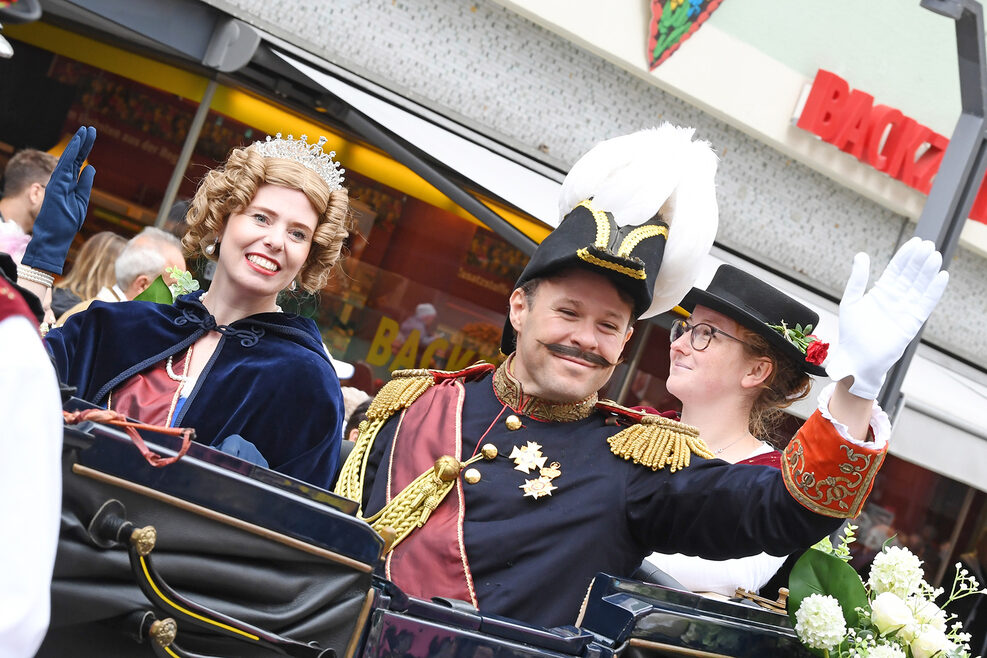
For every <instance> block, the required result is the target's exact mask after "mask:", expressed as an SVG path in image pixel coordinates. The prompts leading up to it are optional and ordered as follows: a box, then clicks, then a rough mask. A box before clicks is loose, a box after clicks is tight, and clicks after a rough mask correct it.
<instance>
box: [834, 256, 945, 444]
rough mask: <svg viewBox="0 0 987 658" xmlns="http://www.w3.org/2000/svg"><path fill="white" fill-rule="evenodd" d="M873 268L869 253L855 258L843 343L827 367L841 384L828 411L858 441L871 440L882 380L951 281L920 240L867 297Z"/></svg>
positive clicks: (845, 297)
mask: <svg viewBox="0 0 987 658" xmlns="http://www.w3.org/2000/svg"><path fill="white" fill-rule="evenodd" d="M869 266H870V259H869V258H868V256H867V254H865V253H859V254H857V255H856V257H854V259H853V270H852V271H851V273H850V278H849V279H848V280H847V284H846V290H845V291H844V293H843V300H842V301H841V302H840V336H839V341H838V342H837V344H836V347H835V348H834V350H833V353H832V354H831V356H830V358H829V361H828V362H827V363H826V372H827V373H828V374H829V376H830V378H832V379H833V380H834V381H836V382H837V385H836V389H835V391H834V392H833V396H832V398H831V399H830V402H829V411H830V413H831V414H832V417H833V419H834V420H836V421H837V422H839V423H842V424H844V425H846V426H847V428H848V429H849V433H850V436H851V437H853V438H854V439H857V440H859V441H863V440H865V439H866V437H867V432H868V427H869V425H870V419H871V413H872V409H873V407H874V400H875V399H876V398H877V394H878V393H879V392H880V390H881V385H882V384H883V383H884V376H885V375H886V374H887V372H888V370H889V369H890V368H891V366H892V365H894V363H895V361H897V360H898V359H899V358H900V357H901V355H902V353H903V352H904V351H905V348H906V347H907V346H908V344H909V343H910V342H911V341H912V339H913V338H914V337H915V336H916V335H918V332H919V330H920V329H921V328H922V324H923V323H924V322H925V320H926V319H927V318H928V317H929V314H930V313H932V309H933V308H935V306H936V304H937V303H938V301H939V299H940V297H942V293H943V290H945V288H946V283H947V281H948V280H949V274H948V273H947V272H945V271H940V269H939V268H940V267H941V266H942V256H941V255H940V254H939V252H937V251H936V250H935V246H934V245H933V244H932V242H929V241H928V240H921V239H919V238H912V239H911V240H909V241H908V242H906V243H905V244H904V245H902V247H901V248H900V249H899V250H898V252H897V253H896V254H895V255H894V257H893V258H892V259H891V262H890V263H888V266H887V268H886V269H885V270H884V273H883V274H882V275H881V277H880V278H879V279H878V280H877V283H876V284H874V287H873V288H871V289H870V290H867V291H866V292H865V290H866V288H867V279H868V271H869Z"/></svg>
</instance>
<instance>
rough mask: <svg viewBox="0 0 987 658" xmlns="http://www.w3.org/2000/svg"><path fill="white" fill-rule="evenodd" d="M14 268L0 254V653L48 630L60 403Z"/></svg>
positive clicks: (29, 651) (27, 651)
mask: <svg viewBox="0 0 987 658" xmlns="http://www.w3.org/2000/svg"><path fill="white" fill-rule="evenodd" d="M16 271H17V270H16V266H15V265H14V263H13V260H12V259H10V258H9V256H7V255H5V254H4V255H0V361H2V362H3V367H2V368H0V451H2V454H3V460H2V461H0V523H2V524H3V527H4V528H7V529H8V532H7V535H6V536H5V540H4V541H3V542H0V564H3V577H2V578H0V611H2V613H0V656H33V655H34V652H35V651H37V649H38V647H39V646H40V644H41V640H42V638H43V637H44V635H45V631H46V630H47V628H48V618H49V611H50V603H49V590H50V588H51V574H52V567H53V565H54V563H55V550H56V546H57V542H58V527H59V520H60V512H61V506H62V478H61V458H62V413H61V408H62V403H61V398H60V396H59V392H58V382H57V380H56V379H55V371H54V370H53V369H52V367H51V361H50V360H49V359H48V355H47V354H45V350H44V347H42V345H41V339H40V337H39V336H38V322H39V321H40V320H39V318H38V314H39V313H40V311H41V308H40V304H39V303H38V302H37V300H36V299H33V295H31V293H28V292H26V291H22V290H20V289H19V288H18V287H17V286H16V285H14V283H13V281H12V279H15V278H16ZM22 293H23V296H22ZM27 302H33V303H34V304H35V306H36V308H34V309H31V308H29V306H28V303H27ZM14 533H18V534H19V533H23V534H21V535H20V536H21V537H22V540H19V541H18V540H15V539H14V538H13V534H14Z"/></svg>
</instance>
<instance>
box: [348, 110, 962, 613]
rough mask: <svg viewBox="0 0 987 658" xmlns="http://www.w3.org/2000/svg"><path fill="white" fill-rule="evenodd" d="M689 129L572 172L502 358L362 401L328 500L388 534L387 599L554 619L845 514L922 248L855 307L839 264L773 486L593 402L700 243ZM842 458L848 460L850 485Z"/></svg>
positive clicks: (931, 301) (928, 249)
mask: <svg viewBox="0 0 987 658" xmlns="http://www.w3.org/2000/svg"><path fill="white" fill-rule="evenodd" d="M692 135H693V131H692V130H690V129H681V128H677V127H675V126H671V125H668V124H665V125H663V126H661V127H659V128H657V129H655V130H650V131H642V132H641V133H637V134H634V135H628V136H624V137H618V138H616V139H613V140H609V141H607V142H603V143H602V144H599V145H597V146H596V147H594V149H593V150H591V151H590V152H589V153H588V154H587V155H585V156H583V158H581V159H580V160H579V161H578V162H577V163H576V164H575V165H574V166H573V168H572V170H571V171H570V172H569V174H568V175H567V176H566V180H565V182H564V183H563V186H562V195H561V199H560V201H559V208H560V215H562V219H561V222H560V224H559V225H558V227H557V228H556V229H555V230H553V231H552V233H550V234H549V235H548V236H547V237H546V238H545V240H544V241H543V242H542V243H541V244H540V245H539V246H538V248H537V249H536V250H535V253H534V255H533V256H532V258H531V260H530V262H529V263H528V265H527V266H526V267H525V269H524V271H523V272H522V273H521V276H520V278H519V279H518V281H517V282H516V284H515V289H514V291H513V293H511V296H510V300H509V318H508V324H506V325H505V331H504V335H503V339H502V342H501V351H503V352H504V353H505V354H509V356H508V357H507V360H506V361H505V362H504V363H503V364H501V365H500V366H499V367H496V368H495V367H494V366H492V365H488V364H477V365H475V366H471V367H469V368H466V369H465V370H463V371H460V372H455V373H448V372H441V371H430V370H405V371H399V372H396V373H395V377H394V379H392V381H391V382H389V383H388V384H387V385H386V386H385V387H384V388H383V389H381V390H380V392H378V394H377V397H376V398H375V399H374V403H373V404H372V405H371V408H370V409H369V410H368V413H367V421H368V422H367V423H366V424H365V425H364V426H363V429H362V430H361V431H360V435H359V438H358V439H357V441H356V444H355V446H354V448H353V451H352V453H351V455H350V457H349V458H348V459H347V461H346V463H345V464H344V465H343V469H342V471H341V473H340V476H339V479H338V481H337V485H336V492H337V493H339V494H341V495H344V496H347V497H349V498H351V499H353V500H356V501H358V502H359V503H360V512H359V513H360V514H361V515H363V516H364V517H365V518H368V519H369V520H370V521H372V524H373V525H374V527H376V528H380V529H383V528H385V527H388V528H392V529H393V531H394V540H393V541H392V542H391V543H390V545H389V548H388V551H389V552H388V554H387V556H386V562H385V564H384V572H385V575H386V576H387V577H388V578H389V579H391V580H392V581H393V582H394V583H395V584H396V585H397V586H398V587H400V588H401V589H402V590H403V591H404V592H406V593H408V594H409V595H412V596H418V597H422V598H428V597H432V596H444V597H450V598H455V599H462V600H465V601H469V602H471V603H472V604H473V605H475V606H477V607H478V608H479V609H480V611H481V612H483V613H491V614H497V615H506V616H510V617H515V618H518V619H525V620H526V621H529V622H531V623H535V624H539V625H542V626H548V627H554V626H558V625H564V624H572V623H573V622H574V620H575V619H576V616H577V613H578V610H579V605H580V602H581V601H583V600H584V598H585V596H586V592H587V588H588V587H589V586H590V583H591V581H592V579H593V577H594V576H595V575H596V574H597V573H598V572H601V571H602V572H605V573H610V574H616V575H618V576H623V575H630V574H631V573H632V572H633V571H634V570H635V569H636V568H637V567H638V566H640V565H641V562H642V561H643V560H644V558H645V557H646V556H647V555H649V554H650V553H651V552H653V551H662V552H666V553H674V552H683V553H689V554H694V555H703V556H705V557H708V558H713V559H725V558H734V557H742V556H745V555H752V554H756V553H759V552H761V551H764V550H769V549H770V550H775V551H778V552H780V553H783V554H784V553H789V552H794V551H796V550H801V549H804V548H807V547H808V546H810V545H811V544H813V543H815V542H816V541H818V540H819V539H820V538H821V537H823V536H825V535H827V534H828V533H830V532H832V531H833V530H835V529H836V528H837V527H838V526H839V524H840V523H841V521H840V519H841V518H845V517H853V516H856V515H857V514H858V513H859V511H860V510H861V508H862V506H863V504H864V502H865V500H866V498H867V495H868V493H869V490H870V486H871V483H872V481H873V477H874V475H875V474H876V472H877V469H878V468H879V467H880V464H881V462H882V461H883V457H884V455H885V454H886V451H887V444H886V439H887V435H888V434H889V432H888V431H887V423H886V422H879V423H876V424H872V423H871V419H872V417H873V416H874V411H873V409H874V399H875V397H876V395H877V388H878V387H879V382H880V379H881V377H882V376H883V374H884V373H885V372H886V371H887V369H888V368H890V367H891V365H893V364H894V362H895V361H896V360H897V359H898V357H899V356H900V355H901V353H902V352H903V351H904V349H905V347H906V346H907V345H908V343H909V341H910V340H911V339H912V337H914V336H915V335H916V333H917V332H918V331H919V329H920V328H921V325H922V323H923V321H924V320H925V318H926V317H928V315H929V313H930V312H931V310H932V308H933V307H934V305H935V303H936V302H937V301H938V299H939V297H940V296H941V294H942V292H943V289H944V288H945V284H946V280H947V275H946V273H944V272H942V273H940V272H939V266H940V265H941V262H942V260H941V257H940V256H939V255H938V254H937V253H935V252H934V249H933V247H932V246H931V243H917V244H912V243H909V244H908V245H906V247H905V248H903V249H902V250H901V251H900V252H899V254H897V255H896V256H895V258H894V259H893V260H892V263H891V265H889V267H888V269H887V270H886V272H885V274H884V276H883V277H882V278H881V280H879V281H878V283H877V285H875V286H874V288H873V289H872V290H870V291H868V292H867V294H866V295H865V294H863V293H864V289H865V288H866V282H867V271H868V265H867V263H866V256H864V255H861V256H860V257H859V260H858V261H855V263H854V270H853V275H852V276H851V285H848V289H847V294H846V296H845V298H844V303H843V305H842V306H841V313H840V341H841V342H840V344H839V345H837V346H836V348H835V349H834V355H833V357H831V358H832V360H833V361H834V364H835V365H834V366H833V369H832V370H830V372H829V374H830V375H832V376H833V378H834V379H836V380H837V382H838V383H837V384H834V387H833V388H832V389H830V390H829V391H826V392H824V395H823V396H822V397H821V398H820V402H819V409H818V410H817V412H816V413H814V414H813V415H812V416H811V417H810V419H809V420H808V421H807V422H806V423H805V425H803V427H802V428H801V429H800V430H799V434H798V435H797V436H796V437H795V438H794V439H793V440H792V442H791V443H790V444H789V447H788V448H787V452H786V455H785V459H784V460H783V461H782V469H781V471H779V469H776V468H771V467H766V466H753V465H743V466H741V465H736V466H735V465H730V464H727V463H725V462H723V461H721V460H718V459H715V458H714V455H713V454H712V452H711V451H710V450H709V449H708V448H707V447H706V445H705V444H704V443H703V441H702V439H701V437H700V436H699V432H698V431H697V430H696V428H694V427H692V426H689V425H686V424H684V423H679V422H677V421H674V420H671V419H668V418H664V417H662V416H658V415H651V414H644V413H640V412H636V411H634V410H631V409H627V408H624V407H621V406H619V405H616V404H614V403H610V402H606V401H600V400H598V398H597V392H598V391H599V390H600V389H602V388H603V387H604V386H605V384H606V383H607V381H608V380H609V379H610V377H611V376H612V374H613V371H614V368H615V367H616V365H617V363H618V362H619V361H620V358H621V353H622V351H623V349H624V347H625V346H626V344H627V341H628V340H629V339H630V337H631V334H632V333H633V323H634V321H635V320H636V319H637V318H639V317H650V316H652V315H654V314H656V313H660V312H662V311H665V310H669V309H671V308H672V307H673V306H675V305H676V304H677V303H678V302H680V301H681V299H682V298H683V297H684V296H685V294H686V293H687V292H688V291H689V290H690V289H691V286H692V283H693V282H694V281H695V277H696V273H697V268H698V267H699V266H700V262H701V260H702V258H703V256H704V254H705V253H706V252H708V250H709V248H710V246H711V245H712V241H713V236H714V234H715V228H716V202H715V197H714V194H713V175H714V172H715V169H716V158H715V156H714V155H713V153H712V151H711V149H710V148H709V145H708V144H706V143H704V142H696V141H693V140H692ZM861 277H862V280H861ZM704 375H705V373H704V371H702V370H699V369H698V368H697V369H695V370H693V371H692V372H691V374H686V375H683V376H684V377H691V378H693V379H697V380H701V379H702V378H703V377H704ZM875 382H878V384H877V385H875ZM879 415H882V414H879ZM744 429H745V431H746V427H745V428H744ZM871 430H873V432H874V436H873V438H871V436H870V433H871ZM847 451H852V452H853V453H854V454H856V455H860V456H862V457H864V459H863V461H865V462H866V466H853V468H854V469H856V472H855V473H854V477H853V479H852V481H851V480H848V479H847V475H846V472H845V471H844V469H843V467H844V466H845V461H846V454H847ZM805 474H812V477H804V475H805ZM830 478H832V480H830ZM831 482H837V483H839V486H830V483H831ZM505 538H506V540H505Z"/></svg>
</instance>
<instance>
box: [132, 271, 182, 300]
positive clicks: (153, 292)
mask: <svg viewBox="0 0 987 658" xmlns="http://www.w3.org/2000/svg"><path fill="white" fill-rule="evenodd" d="M134 301H135V302H136V301H141V302H155V303H157V304H171V303H173V302H174V301H175V298H174V297H172V295H171V289H170V288H169V287H168V284H167V283H165V282H164V278H163V277H160V276H159V277H158V278H157V279H155V280H154V281H152V282H151V285H149V286H148V287H147V288H145V289H144V291H143V292H142V293H141V294H139V295H137V296H136V297H134Z"/></svg>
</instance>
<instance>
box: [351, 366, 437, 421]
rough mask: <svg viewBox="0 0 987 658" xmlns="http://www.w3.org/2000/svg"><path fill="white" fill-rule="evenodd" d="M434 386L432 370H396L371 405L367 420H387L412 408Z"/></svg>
mask: <svg viewBox="0 0 987 658" xmlns="http://www.w3.org/2000/svg"><path fill="white" fill-rule="evenodd" d="M433 384H435V375H434V374H433V372H432V371H431V370H425V369H421V368H419V369H414V370H395V371H394V372H393V373H392V374H391V381H389V382H387V383H386V384H384V386H383V387H382V388H381V389H380V390H379V391H378V392H377V395H375V396H374V399H373V402H371V403H370V407H369V408H368V409H367V420H368V421H375V420H381V421H384V420H387V419H388V418H390V417H391V416H393V415H394V414H395V413H397V412H398V411H401V410H402V409H407V408H408V407H410V406H411V403H412V402H414V401H415V400H417V399H418V398H420V397H421V395H422V393H424V392H425V391H427V390H428V389H429V388H431V387H432V385H433ZM361 435H362V432H361Z"/></svg>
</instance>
